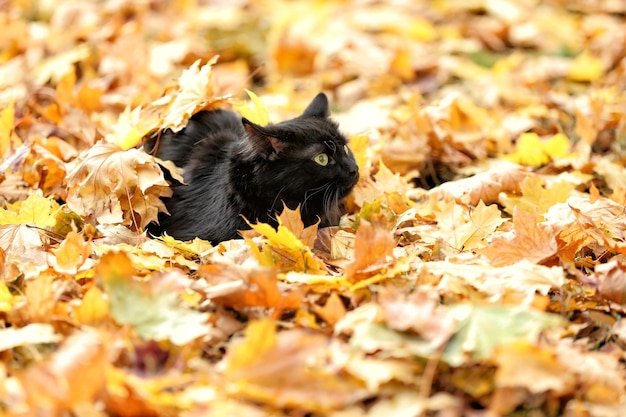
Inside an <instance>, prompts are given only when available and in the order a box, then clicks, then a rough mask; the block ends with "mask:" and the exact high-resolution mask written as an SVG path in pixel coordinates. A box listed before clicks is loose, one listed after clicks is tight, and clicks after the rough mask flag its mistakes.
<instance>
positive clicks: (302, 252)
mask: <svg viewBox="0 0 626 417" xmlns="http://www.w3.org/2000/svg"><path fill="white" fill-rule="evenodd" d="M277 220H278V227H277V228H276V229H274V228H273V227H272V226H270V225H269V224H266V223H256V224H251V223H248V224H249V225H250V227H251V228H252V230H254V231H256V232H257V233H259V234H261V235H262V236H263V237H264V238H265V239H266V242H265V244H264V245H263V248H262V249H259V248H258V247H257V246H256V244H255V243H254V242H252V241H251V240H249V239H246V242H247V243H248V246H249V247H250V250H251V251H252V254H253V255H254V256H255V257H256V258H257V260H258V261H259V262H260V263H261V265H263V266H268V267H273V266H276V267H278V268H279V269H285V270H292V271H300V272H305V273H310V274H325V273H326V267H325V266H324V263H323V262H322V261H321V260H320V259H318V258H317V257H315V255H313V252H312V251H311V248H310V247H309V246H307V244H305V243H303V242H302V240H300V237H302V238H303V239H304V240H305V241H306V242H307V243H309V244H310V243H311V242H312V241H314V240H315V235H316V234H317V224H314V225H311V226H309V227H307V228H306V229H305V228H304V224H303V223H302V220H300V208H299V207H298V208H296V210H290V209H288V208H286V207H285V209H284V210H283V212H282V213H281V215H279V216H278V217H277ZM291 228H293V229H291ZM296 234H297V235H296Z"/></svg>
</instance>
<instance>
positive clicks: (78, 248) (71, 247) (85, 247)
mask: <svg viewBox="0 0 626 417" xmlns="http://www.w3.org/2000/svg"><path fill="white" fill-rule="evenodd" d="M54 254H55V255H56V264H55V265H54V269H55V270H56V271H57V272H60V273H63V274H76V272H77V271H78V270H79V269H80V267H81V266H82V265H83V263H84V262H85V260H86V259H87V258H88V257H89V256H90V255H91V242H89V241H85V239H84V236H83V234H82V233H77V232H75V231H71V232H69V233H68V234H67V236H66V237H65V240H63V242H61V244H60V245H59V247H58V248H57V249H56V250H55V251H54Z"/></svg>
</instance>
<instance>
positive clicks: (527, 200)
mask: <svg viewBox="0 0 626 417" xmlns="http://www.w3.org/2000/svg"><path fill="white" fill-rule="evenodd" d="M520 189H521V192H522V197H514V196H501V197H500V200H501V203H502V204H503V205H504V206H505V210H506V211H507V212H508V213H513V211H514V209H515V208H519V209H521V210H524V211H527V212H529V213H533V212H534V213H538V214H543V213H545V212H546V211H548V209H549V208H550V207H552V206H553V205H555V204H557V203H563V202H565V201H567V199H568V198H569V197H570V196H571V193H572V190H573V189H574V186H573V185H572V184H570V183H568V182H565V181H558V182H554V183H552V184H550V185H548V186H546V187H545V188H544V187H543V181H542V180H541V179H540V178H539V177H537V176H528V177H526V178H524V180H523V181H522V183H521V185H520Z"/></svg>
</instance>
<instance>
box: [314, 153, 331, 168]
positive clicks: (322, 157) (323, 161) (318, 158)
mask: <svg viewBox="0 0 626 417" xmlns="http://www.w3.org/2000/svg"><path fill="white" fill-rule="evenodd" d="M313 160H314V161H315V163H316V164H318V165H321V166H323V167H325V166H326V165H328V155H326V154H325V153H320V154H317V155H315V156H314V157H313Z"/></svg>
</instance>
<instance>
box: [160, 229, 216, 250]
mask: <svg viewBox="0 0 626 417" xmlns="http://www.w3.org/2000/svg"><path fill="white" fill-rule="evenodd" d="M157 239H159V240H161V241H163V243H165V244H166V245H167V246H170V247H173V248H174V249H178V250H180V251H183V252H188V253H190V254H192V255H202V254H203V253H205V252H206V251H208V250H209V249H211V248H212V247H213V246H212V245H211V242H209V241H207V240H202V239H200V238H195V239H194V240H192V241H189V242H182V241H180V240H176V239H175V238H173V237H172V236H170V235H168V234H167V233H165V234H163V235H162V236H159V237H158V238H157Z"/></svg>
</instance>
